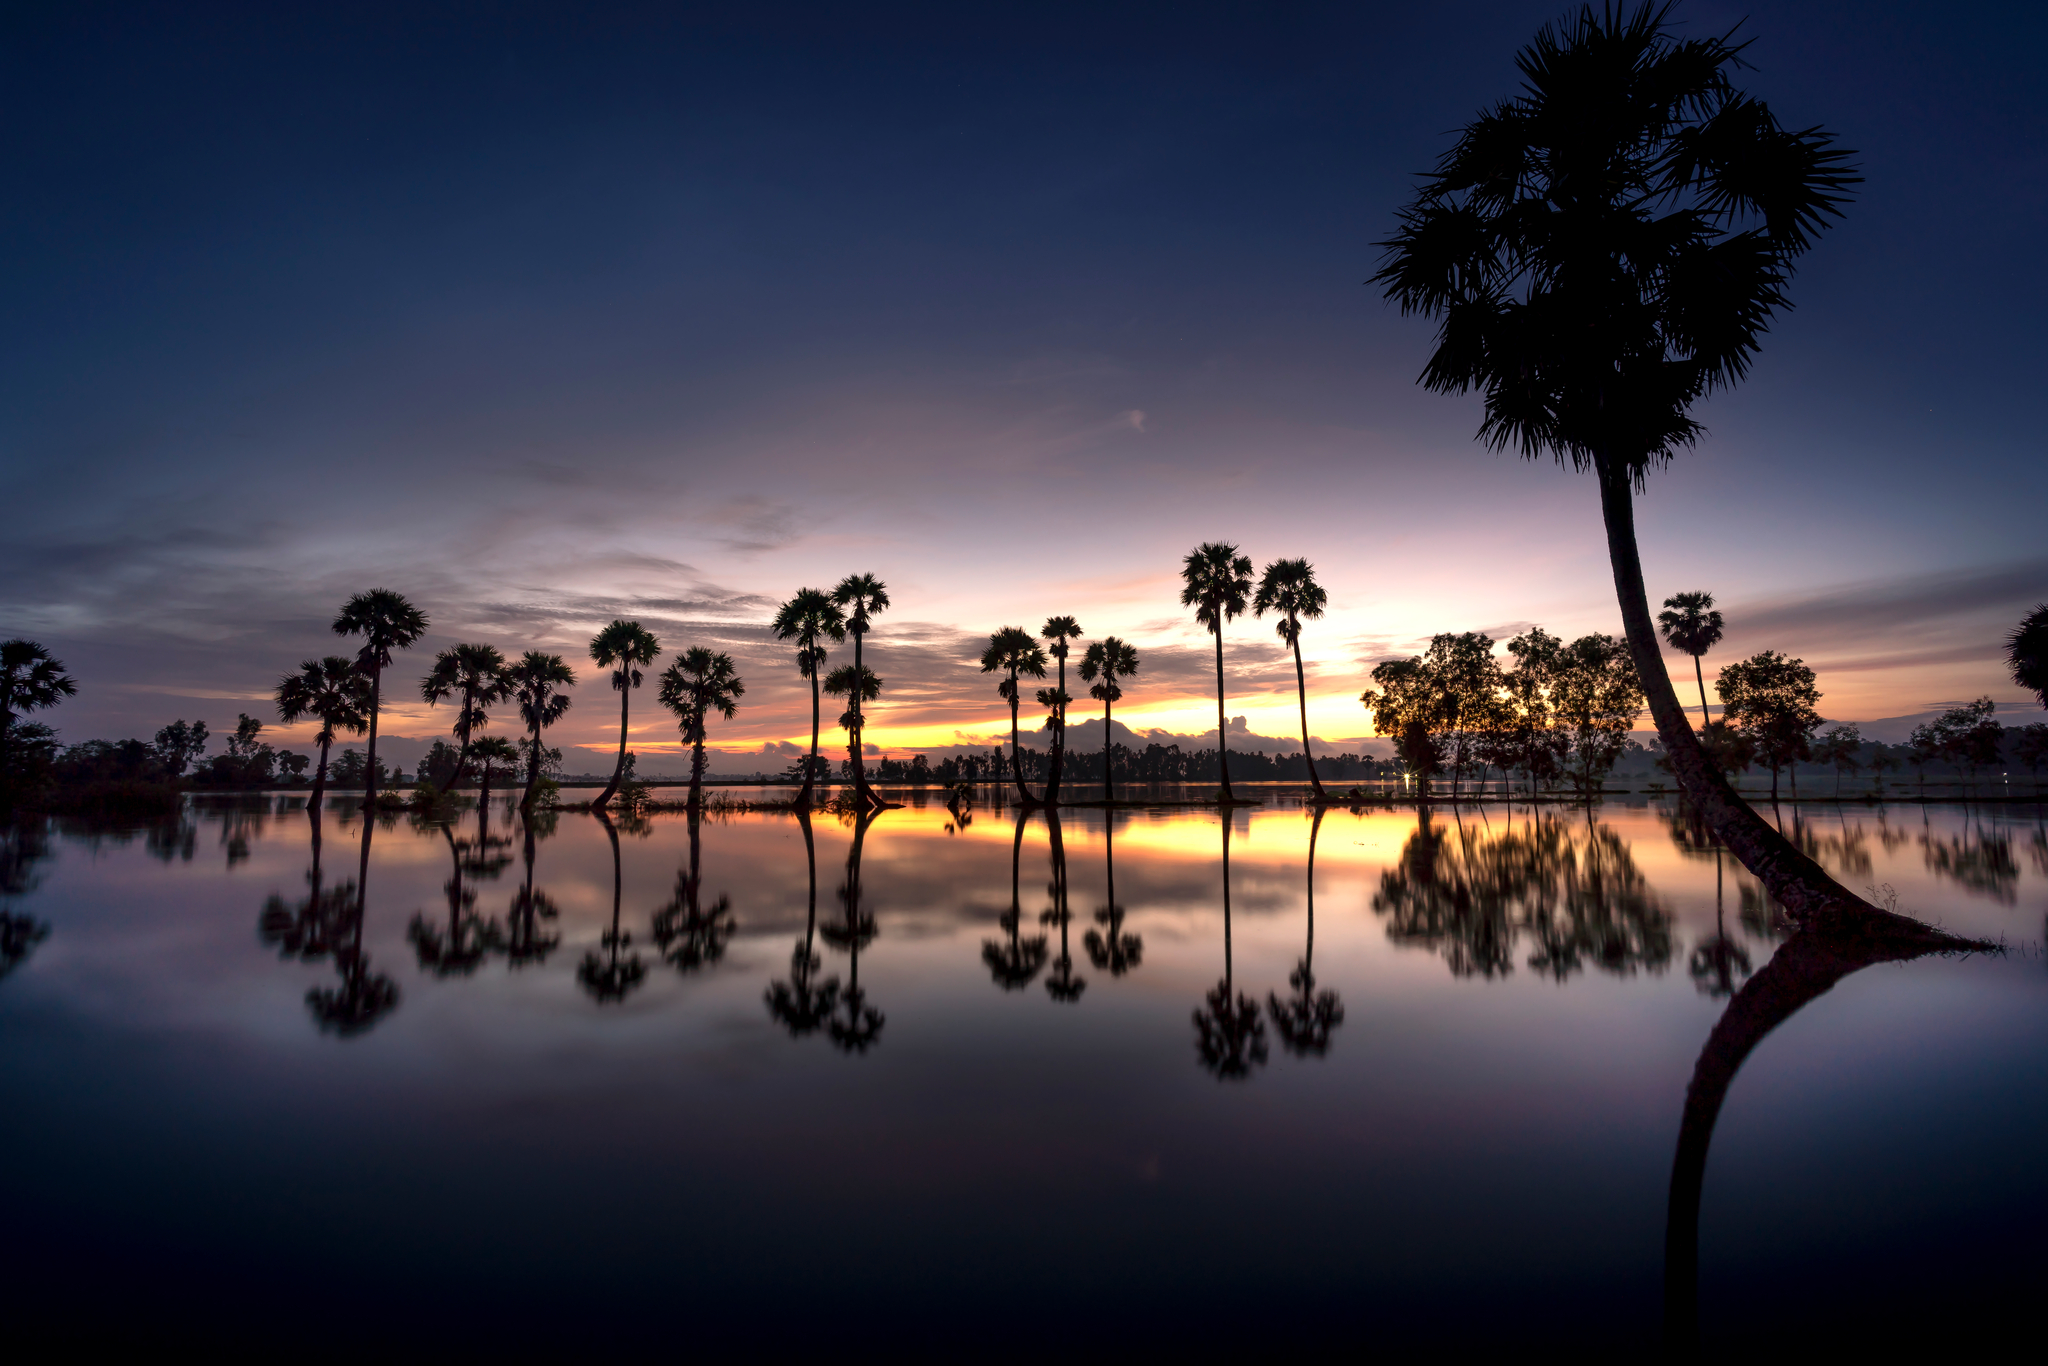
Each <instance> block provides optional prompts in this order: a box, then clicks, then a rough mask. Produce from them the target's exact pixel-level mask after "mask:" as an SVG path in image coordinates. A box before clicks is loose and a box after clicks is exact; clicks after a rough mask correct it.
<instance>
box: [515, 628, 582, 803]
mask: <svg viewBox="0 0 2048 1366" xmlns="http://www.w3.org/2000/svg"><path fill="white" fill-rule="evenodd" d="M505 677H506V680H507V681H508V682H509V683H510V684H511V686H512V700H513V701H514V702H516V703H518V704H519V719H520V720H522V721H524V722H525V723H526V738H527V751H526V791H525V793H524V794H523V795H522V796H521V797H520V798H519V809H520V810H521V811H532V810H533V794H534V790H535V789H536V788H537V787H539V786H540V761H541V747H540V733H541V732H542V731H543V730H546V729H547V728H548V727H549V726H552V725H553V724H555V722H557V721H559V720H561V719H562V717H563V716H565V715H567V714H568V711H569V704H570V702H571V701H573V700H574V699H572V698H571V697H570V696H569V694H568V693H566V692H564V691H563V689H565V688H573V687H575V686H576V672H575V670H573V669H571V668H570V667H569V664H568V661H566V660H564V659H563V658H562V657H561V656H560V655H551V654H548V653H547V652H546V651H544V650H528V651H527V652H526V653H525V654H523V655H521V656H520V657H519V662H518V663H517V664H514V665H513V666H512V667H511V668H509V669H507V670H506V671H505Z"/></svg>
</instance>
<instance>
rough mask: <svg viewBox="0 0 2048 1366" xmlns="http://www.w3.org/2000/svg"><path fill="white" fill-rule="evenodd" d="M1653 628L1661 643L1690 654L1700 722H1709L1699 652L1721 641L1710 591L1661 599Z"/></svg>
mask: <svg viewBox="0 0 2048 1366" xmlns="http://www.w3.org/2000/svg"><path fill="white" fill-rule="evenodd" d="M1657 630H1658V632H1659V633H1660V634H1662V635H1663V637H1664V643H1665V644H1667V645H1669V646H1670V647H1671V648H1672V649H1674V650H1681V651H1683V652H1684V653H1686V654H1689V655H1691V656H1692V673H1693V681H1694V682H1696V683H1698V684H1699V689H1700V725H1701V727H1702V728H1704V727H1706V726H1707V725H1709V724H1710V723H1711V722H1712V719H1713V718H1712V717H1711V716H1710V715H1709V714H1708V712H1707V675H1706V671H1705V669H1704V668H1703V667H1702V666H1701V664H1700V656H1702V655H1704V654H1706V652H1707V651H1709V650H1711V649H1713V648H1714V647H1715V646H1716V645H1719V644H1720V643H1721V614H1720V613H1719V612H1717V611H1715V610H1714V595H1713V594H1712V593H1674V594H1672V595H1671V596H1670V597H1668V598H1666V599H1664V610H1663V611H1661V612H1659V613H1658V614H1657Z"/></svg>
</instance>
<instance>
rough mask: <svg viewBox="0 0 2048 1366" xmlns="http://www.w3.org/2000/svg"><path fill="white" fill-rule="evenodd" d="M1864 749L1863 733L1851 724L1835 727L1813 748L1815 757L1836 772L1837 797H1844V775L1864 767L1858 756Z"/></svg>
mask: <svg viewBox="0 0 2048 1366" xmlns="http://www.w3.org/2000/svg"><path fill="white" fill-rule="evenodd" d="M1862 749H1863V732H1862V731H1861V730H1859V729H1858V728H1857V727H1855V726H1853V725H1849V724H1846V723H1844V724H1842V725H1838V726H1834V727H1833V728H1831V729H1830V730H1828V732H1827V733H1826V734H1824V735H1822V736H1821V737H1820V743H1819V744H1817V745H1815V746H1814V747H1813V757H1814V758H1816V759H1818V760H1820V762H1822V763H1824V764H1828V765H1831V766H1832V767H1833V768H1834V770H1835V795H1836V796H1837V797H1839V796H1841V795H1842V775H1843V774H1844V773H1854V772H1855V771H1856V770H1857V769H1859V768H1861V767H1863V765H1862V764H1860V763H1858V762H1857V759H1856V756H1857V754H1858V753H1859V752H1860V751H1861V750H1862Z"/></svg>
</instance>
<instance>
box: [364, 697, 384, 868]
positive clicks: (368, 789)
mask: <svg viewBox="0 0 2048 1366" xmlns="http://www.w3.org/2000/svg"><path fill="white" fill-rule="evenodd" d="M383 709H384V667H383V666H382V665H381V664H380V665H378V666H377V667H376V668H374V669H372V670H370V757H369V758H368V759H366V760H364V761H363V812H364V815H363V819H364V820H366V821H367V820H368V819H369V818H370V817H369V811H370V809H371V808H372V807H374V806H376V804H377V713H378V712H380V711H382V710H383ZM364 857H365V858H368V854H365V855H364Z"/></svg>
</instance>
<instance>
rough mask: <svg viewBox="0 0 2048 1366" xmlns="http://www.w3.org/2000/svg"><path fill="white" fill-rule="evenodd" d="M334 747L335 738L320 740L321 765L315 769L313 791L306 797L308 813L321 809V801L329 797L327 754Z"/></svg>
mask: <svg viewBox="0 0 2048 1366" xmlns="http://www.w3.org/2000/svg"><path fill="white" fill-rule="evenodd" d="M333 748H334V740H333V738H332V737H329V738H328V739H325V740H322V741H321V742H320V767H318V768H316V769H314V770H313V791H312V794H311V795H309V796H308V797H307V798H306V811H307V813H308V814H311V813H314V812H317V811H318V810H319V809H320V803H321V802H322V801H324V800H325V799H326V797H327V754H328V751H329V750H331V749H333Z"/></svg>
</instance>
